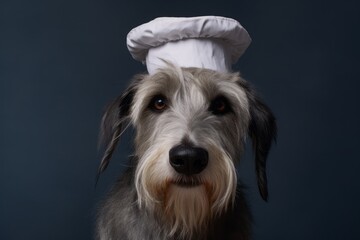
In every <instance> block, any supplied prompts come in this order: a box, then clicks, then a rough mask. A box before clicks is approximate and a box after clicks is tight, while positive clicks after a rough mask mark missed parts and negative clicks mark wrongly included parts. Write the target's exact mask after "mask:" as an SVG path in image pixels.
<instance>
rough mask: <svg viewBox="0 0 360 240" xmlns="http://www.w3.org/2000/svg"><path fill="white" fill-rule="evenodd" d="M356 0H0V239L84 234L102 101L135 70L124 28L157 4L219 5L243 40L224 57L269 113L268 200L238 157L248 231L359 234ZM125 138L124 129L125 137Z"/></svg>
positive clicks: (183, 10) (188, 8)
mask: <svg viewBox="0 0 360 240" xmlns="http://www.w3.org/2000/svg"><path fill="white" fill-rule="evenodd" d="M357 2H358V1H304V0H298V1H296V0H273V1H268V0H263V1H254V0H246V1H225V0H224V1H196V2H195V1H194V2H191V3H190V2H185V1H169V0H168V1H145V0H141V1H120V0H117V1H115V0H106V1H89V0H79V1H70V0H64V1H59V0H55V1H50V0H44V1H39V0H32V1H26V0H11V1H10V0H5V1H4V0H2V1H1V2H0V114H1V116H0V164H1V165H0V239H2V240H10V239H16V240H22V239H91V238H92V235H93V225H94V219H95V209H96V206H97V204H98V203H99V200H100V199H101V198H103V197H104V196H105V193H106V191H107V190H108V189H109V187H110V186H111V184H112V183H113V182H114V180H115V179H116V176H117V175H118V174H119V173H121V171H122V169H123V165H124V164H125V159H126V157H127V155H128V154H129V153H130V150H131V141H130V138H129V135H130V134H127V136H125V137H124V138H123V140H122V142H121V143H122V144H121V146H120V147H119V150H118V151H117V154H116V156H115V159H114V161H113V162H112V163H111V164H110V167H109V169H108V171H107V172H106V173H105V174H104V175H103V176H102V178H101V179H100V183H99V185H98V187H97V188H96V189H94V179H95V173H96V168H97V166H98V163H99V158H100V154H99V153H98V152H97V134H98V133H97V132H98V126H99V122H100V118H101V114H102V111H103V107H104V106H105V105H106V103H108V102H109V101H110V100H111V99H112V98H114V97H115V96H117V95H118V94H120V93H121V91H122V90H123V89H124V87H125V86H126V84H127V83H128V81H129V79H130V78H131V76H132V75H134V74H136V73H138V72H142V71H144V70H145V68H144V67H143V66H142V65H141V64H140V63H138V62H136V61H134V60H133V59H132V58H131V57H130V55H129V53H128V51H127V49H126V45H125V37H126V34H127V33H128V31H129V30H130V29H131V28H133V27H135V26H137V25H139V24H142V23H144V22H147V21H149V20H151V19H153V18H155V17H158V16H197V15H222V16H228V17H232V18H236V19H237V20H239V21H240V22H241V23H242V24H243V25H244V26H245V27H246V29H247V30H248V31H249V33H250V35H251V36H252V38H253V42H252V44H251V46H250V48H249V49H248V50H247V52H246V53H245V55H244V56H243V57H242V58H241V60H240V61H239V63H238V64H237V65H236V66H235V69H236V70H240V71H241V72H242V74H243V76H244V77H245V78H246V79H247V80H249V81H250V82H252V83H253V84H254V85H255V86H256V88H257V89H258V91H259V92H260V93H261V95H262V96H263V98H264V99H265V101H266V102H267V103H268V105H269V106H270V107H271V108H272V109H273V111H274V113H275V115H276V116H277V119H278V125H279V136H278V142H277V145H276V146H275V147H274V148H273V149H272V151H271V153H270V157H269V167H268V174H269V190H270V200H269V202H268V203H265V202H263V201H261V199H260V197H259V194H258V192H257V188H256V184H255V177H254V173H253V161H252V154H251V151H250V149H249V150H248V151H247V152H246V154H245V158H244V159H243V161H242V163H241V164H240V170H239V171H240V175H241V179H242V180H243V181H244V182H245V183H246V185H247V186H248V190H247V196H248V198H249V201H250V203H251V207H252V211H253V213H254V219H255V225H254V232H255V235H254V236H255V239H256V240H266V239H274V240H275V239H276V240H281V239H285V240H288V239H292V240H298V239H299V240H300V239H301V240H303V239H307V240H318V239H327V240H332V239H360V208H359V202H360V191H359V189H360V180H359V177H358V176H357V175H358V173H359V167H360V163H359V162H360V159H359V154H358V150H359V142H360V141H359V134H360V131H359V129H360V128H359V125H358V124H359V121H360V117H359V106H358V105H359V98H358V93H359V87H360V84H359V80H360V79H359V75H360V74H359V69H360V66H359V63H360V62H359V43H360V35H359V26H360V21H359V15H360V14H359V9H360V8H359V7H360V6H359V4H358V3H357ZM124 139H125V140H124Z"/></svg>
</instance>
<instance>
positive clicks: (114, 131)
mask: <svg viewBox="0 0 360 240" xmlns="http://www.w3.org/2000/svg"><path fill="white" fill-rule="evenodd" d="M135 92H136V84H132V85H130V86H129V87H128V89H127V90H126V91H125V92H124V93H123V94H122V95H121V96H119V97H117V98H116V99H115V100H114V101H113V102H111V103H110V104H109V105H108V107H107V108H106V110H105V113H104V115H103V117H102V121H101V128H100V141H99V145H102V146H104V149H105V150H104V154H103V157H102V159H101V163H100V166H99V168H98V173H97V176H96V182H97V181H98V179H99V176H100V174H101V173H102V172H103V171H105V169H106V168H107V166H108V165H109V162H110V159H111V156H112V154H113V153H114V150H115V148H116V145H117V143H118V142H119V139H120V135H121V134H122V133H123V132H124V131H125V129H126V127H127V126H128V123H129V114H130V109H131V105H132V102H133V98H134V95H135Z"/></svg>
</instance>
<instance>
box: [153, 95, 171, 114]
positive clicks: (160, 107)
mask: <svg viewBox="0 0 360 240" xmlns="http://www.w3.org/2000/svg"><path fill="white" fill-rule="evenodd" d="M167 107H168V105H167V99H166V97H164V96H163V95H156V96H154V97H153V98H152V99H151V101H150V104H149V108H150V109H151V110H152V111H154V112H163V111H164V110H165V109H166V108H167Z"/></svg>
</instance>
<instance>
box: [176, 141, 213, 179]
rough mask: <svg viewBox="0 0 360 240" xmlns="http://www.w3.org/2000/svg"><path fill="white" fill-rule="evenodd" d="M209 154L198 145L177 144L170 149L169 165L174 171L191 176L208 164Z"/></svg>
mask: <svg viewBox="0 0 360 240" xmlns="http://www.w3.org/2000/svg"><path fill="white" fill-rule="evenodd" d="M208 159H209V154H208V152H207V151H206V150H205V149H203V148H200V147H192V146H188V145H178V146H175V147H173V148H172V149H170V152H169V160H170V165H171V166H172V167H173V168H174V169H175V171H176V172H178V173H181V174H184V175H187V176H191V175H194V174H198V173H200V172H202V171H203V170H204V169H205V168H206V166H207V164H208Z"/></svg>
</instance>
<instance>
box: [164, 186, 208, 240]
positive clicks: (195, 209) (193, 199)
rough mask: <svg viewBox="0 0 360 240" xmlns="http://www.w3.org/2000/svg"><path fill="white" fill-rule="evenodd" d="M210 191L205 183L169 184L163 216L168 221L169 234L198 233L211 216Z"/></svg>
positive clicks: (187, 235) (184, 235) (189, 235)
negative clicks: (190, 185) (189, 185)
mask: <svg viewBox="0 0 360 240" xmlns="http://www.w3.org/2000/svg"><path fill="white" fill-rule="evenodd" d="M210 195H211V194H210V192H209V191H208V190H207V187H206V185H204V184H202V185H198V186H195V187H183V186H177V185H174V184H170V185H169V187H168V190H167V193H166V195H165V199H164V205H163V210H164V217H165V219H166V220H167V221H169V223H170V226H171V227H170V234H169V235H174V234H179V236H180V237H181V238H185V239H186V238H187V237H188V238H191V236H193V235H194V234H200V230H201V229H203V227H204V226H206V225H207V223H208V221H209V220H210V218H211V216H212V209H211V203H210V199H211V196H210Z"/></svg>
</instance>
